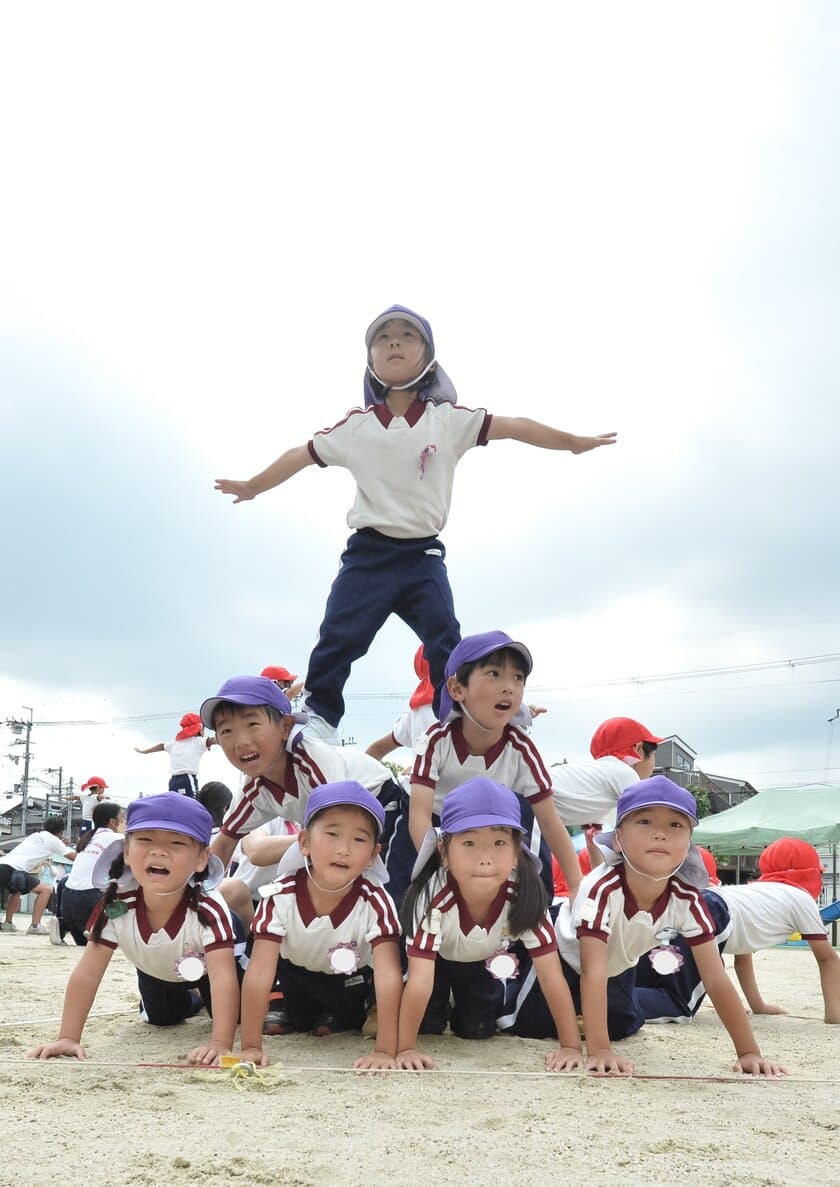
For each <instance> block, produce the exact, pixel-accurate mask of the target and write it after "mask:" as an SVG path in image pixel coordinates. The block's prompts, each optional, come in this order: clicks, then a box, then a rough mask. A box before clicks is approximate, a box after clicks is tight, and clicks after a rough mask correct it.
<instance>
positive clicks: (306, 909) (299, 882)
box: [295, 405, 378, 927]
mask: <svg viewBox="0 0 840 1187" xmlns="http://www.w3.org/2000/svg"><path fill="white" fill-rule="evenodd" d="M377 407H378V405H377ZM361 893H362V876H361V874H360V875H359V877H358V878H357V879H356V881H355V882H354V883H353V885H352V886H351V887H350V888H349V890H348V891H347V893H346V894H345V896H344V898H343V899H342V900H341V902H340V903H338V904H337V905H336V907H335V908H334V909H333V910H332V911H330V913H329V916H328V918H329V921H330V923H331V924H332V925H333V927H338V926H339V925H340V924H342V923H343V922H344V920H345V919H346V918H347V916H348V915H349V914H350V912H351V911H352V910H353V908H354V907H355V905H356V903H357V902H358V901H359V896H360V895H361ZM295 902H296V903H297V909H298V911H299V913H300V917H301V919H302V920H303V926H304V927H309V925H310V924H311V923H312V922H313V920H315V919H317V918H318V912H317V911H316V910H315V905H314V903H313V902H312V896H311V895H310V893H309V875H308V874H307V872H306V869H300V870H298V872H297V874H296V875H295Z"/></svg>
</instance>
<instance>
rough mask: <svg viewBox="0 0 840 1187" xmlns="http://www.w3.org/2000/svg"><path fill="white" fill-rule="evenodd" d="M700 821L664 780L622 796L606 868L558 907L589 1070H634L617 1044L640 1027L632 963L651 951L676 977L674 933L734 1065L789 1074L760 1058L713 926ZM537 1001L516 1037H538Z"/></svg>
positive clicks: (522, 1015) (604, 847)
mask: <svg viewBox="0 0 840 1187" xmlns="http://www.w3.org/2000/svg"><path fill="white" fill-rule="evenodd" d="M696 823H697V805H696V802H695V799H694V796H693V795H691V793H690V792H688V791H685V790H684V789H683V788H682V787H679V786H678V785H677V784H676V783H673V782H672V781H671V780H670V779H667V778H665V776H663V775H657V776H654V777H653V778H651V779H643V780H641V781H640V782H639V783H637V784H635V786H633V787H631V788H628V790H626V791H624V792H622V794H621V796H620V797H619V800H618V804H617V808H616V825H615V830H614V832H612V833H601V834H599V836H598V837H597V838H596V840H597V844H598V846H599V848H600V849H601V851H602V853H603V855H604V862H605V864H604V865H601V866H599V867H598V868H597V869H594V870H593V871H592V873H591V874H588V875H587V876H586V877H585V878H584V880H583V882H582V883H581V886H580V890H579V892H578V894H577V897H576V898H575V899H574V901H573V902H572V901H571V900H570V901H568V902H566V903H564V904H562V905H561V907H560V912H559V914H558V916H557V922H556V931H557V942H558V946H559V948H560V955H561V957H562V959H563V962H564V969H565V972H566V977H567V980H568V981H569V984H570V986H571V989H572V994H573V996H575V998H576V1005H577V1004H579V1005H580V1007H581V1009H582V1012H583V1022H584V1029H585V1032H586V1046H587V1055H588V1057H587V1061H586V1067H587V1070H589V1071H594V1072H599V1073H605V1072H606V1073H612V1074H619V1075H622V1074H624V1075H626V1074H630V1073H632V1071H633V1064H632V1062H631V1061H630V1060H629V1059H626V1058H624V1057H623V1056H620V1055H618V1054H616V1052H615V1051H613V1050H612V1047H611V1040H613V1039H619V1038H626V1037H627V1036H628V1035H631V1034H634V1033H635V1032H636V1031H638V1030H639V1029H640V1027H641V1026H642V1025H643V1024H644V1015H643V1013H642V1011H641V1009H640V1007H639V1005H638V1003H637V1001H636V1000H635V996H634V987H635V966H636V964H637V962H638V961H639V960H640V959H641V958H642V957H644V956H645V955H646V954H647V958H648V959H649V960H650V962H651V964H652V965H653V967H654V968H655V969H656V970H657V971H658V972H661V973H663V974H665V975H667V974H669V973H670V974H672V973H675V972H676V971H677V970H678V969H679V968H680V965H681V962H682V958H681V957H680V955H679V953H678V952H677V950H676V948H675V946H674V944H673V940H674V938H675V937H677V936H683V937H684V939H685V941H686V943H687V944H688V946H689V947H690V948H691V952H692V955H693V957H694V959H695V962H696V964H697V968H698V970H699V971H700V975H701V976H702V978H703V981H704V983H705V986H706V990H707V992H708V994H709V997H710V998H711V999H712V1002H713V1004H714V1007H715V1009H716V1010H717V1013H718V1017H719V1018H720V1020H721V1022H723V1024H724V1026H725V1027H726V1029H727V1031H728V1032H729V1036H730V1038H731V1039H732V1042H733V1044H734V1046H735V1051H736V1055H737V1061H736V1063H735V1065H734V1070H735V1071H742V1072H745V1073H747V1074H749V1075H763V1076H777V1075H779V1074H782V1073H783V1071H784V1069H782V1068H780V1067H779V1065H778V1064H775V1063H773V1062H771V1061H770V1060H768V1059H764V1058H763V1057H762V1055H761V1053H760V1051H759V1047H758V1044H757V1042H756V1040H755V1036H754V1035H753V1032H752V1029H751V1027H750V1024H749V1022H748V1020H747V1015H746V1013H745V1012H744V1007H743V1006H742V1004H741V1000H740V998H739V997H738V994H737V992H736V990H735V987H734V985H733V984H732V982H731V981H730V980H729V978H728V976H727V975H726V970H725V969H724V967H723V962H722V960H721V959H720V955H719V953H718V950H717V945H716V943H715V940H716V923H715V921H714V920H713V918H712V916H711V915H710V913H709V910H708V907H707V905H706V903H705V901H704V899H703V896H702V895H701V893H700V889H701V888H702V887H704V886H706V885H707V884H708V874H707V872H706V868H705V866H704V864H703V861H702V858H701V857H700V855H699V853H698V852H697V850H696V846H693V845H692V842H691V833H692V829H693V827H694V825H696ZM538 1005H539V989H538V987H537V988H536V989H535V990H532V991H531V993H530V994H528V995H527V999H526V1000H525V1002H524V1003H523V1004H522V1005H521V1007H520V1009H519V1011H518V1015H517V1020H516V1026H515V1029H516V1032H517V1033H518V1034H520V1035H532V1036H535V1035H538V1034H539V1033H540V1030H541V1026H540V1024H539V1023H538V1022H537V1017H538V1010H537V1011H536V1012H535V1008H536V1007H538ZM545 1024H546V1023H545V1019H544V1011H543V1022H542V1027H544V1026H545Z"/></svg>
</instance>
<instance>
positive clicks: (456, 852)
mask: <svg viewBox="0 0 840 1187" xmlns="http://www.w3.org/2000/svg"><path fill="white" fill-rule="evenodd" d="M518 856H519V845H518V844H517V842H516V840H515V838H514V835H513V832H512V830H511V829H509V828H492V827H488V828H471V829H468V830H467V832H463V833H453V835H452V836H450V837H449V839H448V843H447V845H446V846H445V847H442V848H441V858H442V860H443V864H444V866H445V867H446V868H447V869H448V870H449V872H450V873H451V874H452V877H453V878H454V879H455V881H456V882H457V883H458V886H459V887H460V888H461V890H463V891H465V892H466V893H469V892H470V891H473V892H475V893H479V894H480V893H483V892H488V893H493V894H495V893H496V891H497V890H498V889H499V887H500V886H501V885H502V884H503V883H504V882H506V881H507V880H508V878H509V877H510V874H511V871H512V869H513V867H514V866H515V865H516V861H517V858H518Z"/></svg>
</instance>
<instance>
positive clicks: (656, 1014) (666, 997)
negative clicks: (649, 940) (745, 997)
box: [635, 890, 730, 1022]
mask: <svg viewBox="0 0 840 1187" xmlns="http://www.w3.org/2000/svg"><path fill="white" fill-rule="evenodd" d="M701 894H702V895H703V898H704V899H705V902H706V908H707V910H708V912H709V914H710V915H711V917H712V919H713V921H714V924H715V934H716V937H717V946H718V951H719V952H720V953H721V958H722V954H723V949H724V945H725V944H726V940H727V937H728V936H729V930H730V928H729V908H728V907H727V905H726V902H725V901H724V900H723V899H722V898H721V896H720V895H719V894H716V893H715V892H714V891H713V890H703V891H701ZM674 947H675V948H676V949H677V951H678V952H679V953H680V955H681V956H682V958H683V962H684V963H683V966H682V968H681V969H677V971H676V972H675V973H669V974H668V975H667V976H665V975H663V974H662V973H657V972H656V971H655V969H654V967H653V965H652V964H651V963H650V961H649V960H648V958H647V956H643V957H642V959H641V960H640V961H639V963H638V965H637V966H636V991H635V992H636V1001H637V1002H638V1005H639V1009H640V1010H641V1011H642V1014H643V1015H644V1017H645V1018H646V1019H647V1020H648V1021H649V1022H653V1021H657V1022H658V1021H660V1020H661V1021H663V1022H688V1021H689V1019H691V1018H693V1017H694V1015H695V1014H696V1013H697V1011H698V1010H699V1009H700V1005H701V1003H702V1001H703V998H704V997H705V996H706V988H705V986H704V985H703V980H702V978H701V976H700V973H699V972H698V971H697V965H696V963H695V960H694V957H693V956H692V955H691V949H690V948H689V946H688V944H686V942H685V940H684V939H683V937H682V936H677V938H676V939H675V940H674Z"/></svg>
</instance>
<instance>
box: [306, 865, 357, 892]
mask: <svg viewBox="0 0 840 1187" xmlns="http://www.w3.org/2000/svg"><path fill="white" fill-rule="evenodd" d="M306 876H307V877H308V878H309V881H310V882H311V883H312V885H313V886H317V888H318V889H319V890H320V891H321V893H322V894H343V893H344V891H345V890H349V889H350V887H351V886H352V885H353V883H354V882H355V881H356V879H355V878H351V879H350V881H349V882H345V883H344V885H343V886H339V887H338V888H337V889H336V890H333V889H331V887H329V886H322V885H321V883H320V882H316V881H315V878H314V876H313V874H312V865H311V864H310V861H309V858H308V857H307V858H306Z"/></svg>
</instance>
